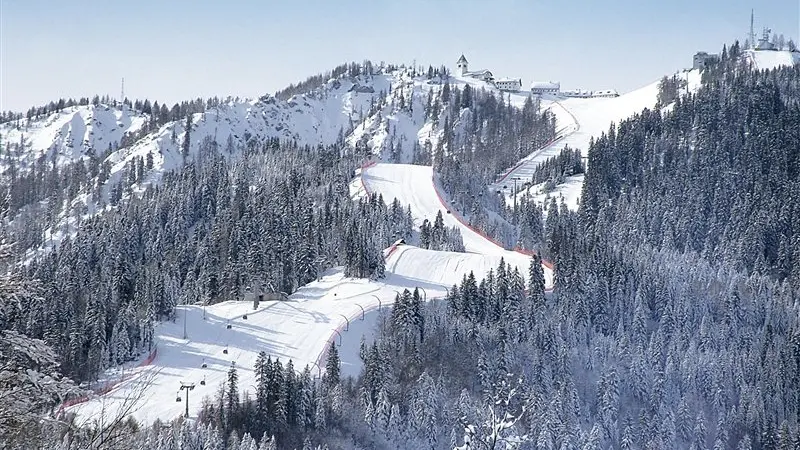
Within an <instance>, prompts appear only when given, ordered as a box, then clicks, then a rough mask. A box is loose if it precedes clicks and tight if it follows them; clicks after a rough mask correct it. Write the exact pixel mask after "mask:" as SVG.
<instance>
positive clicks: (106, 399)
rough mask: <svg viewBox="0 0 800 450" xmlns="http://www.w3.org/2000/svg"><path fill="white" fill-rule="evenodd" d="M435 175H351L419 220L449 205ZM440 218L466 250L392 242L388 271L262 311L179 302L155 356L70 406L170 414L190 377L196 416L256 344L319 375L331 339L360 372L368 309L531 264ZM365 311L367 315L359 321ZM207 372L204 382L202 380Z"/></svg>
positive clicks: (243, 371) (387, 167)
mask: <svg viewBox="0 0 800 450" xmlns="http://www.w3.org/2000/svg"><path fill="white" fill-rule="evenodd" d="M432 175H433V172H432V169H431V168H430V167H423V166H412V165H393V164H378V165H376V166H374V167H370V168H367V169H364V170H363V171H362V173H361V178H362V180H361V181H360V182H359V183H354V184H361V185H362V186H363V188H362V191H369V192H377V193H380V194H382V195H383V198H384V199H386V200H387V201H391V199H394V198H397V199H399V200H400V201H401V202H402V203H404V204H408V205H411V210H412V215H413V217H414V220H415V223H416V224H417V225H419V224H421V223H422V221H423V220H424V219H426V218H427V219H429V220H433V219H434V218H435V216H436V213H437V212H438V211H439V210H445V209H446V207H445V206H444V205H443V203H442V199H440V197H439V196H438V194H437V191H436V189H435V187H434V184H433V178H432ZM354 187H355V186H354ZM356 190H357V189H356ZM443 217H444V218H445V224H446V225H448V226H455V227H458V228H459V229H460V231H461V233H462V236H463V238H464V244H465V246H466V248H467V250H468V252H467V253H454V252H439V251H432V250H425V249H420V248H417V247H413V246H409V245H399V246H397V247H396V248H390V249H387V252H386V255H387V256H386V257H387V259H386V277H385V278H384V279H382V280H378V281H371V280H365V279H353V278H347V277H345V276H344V274H343V272H342V271H341V269H339V270H332V271H328V272H327V273H326V274H325V275H324V276H323V277H321V279H320V280H318V281H315V282H312V283H310V284H308V285H306V286H304V287H302V288H300V289H299V290H298V291H297V292H296V293H294V294H293V295H291V296H290V299H291V301H288V302H263V303H262V304H261V305H260V306H259V308H258V309H257V310H253V305H252V303H250V302H224V303H220V304H216V305H211V306H208V307H207V308H206V309H205V317H206V318H205V319H204V318H203V314H204V312H203V308H202V307H200V306H196V305H188V306H182V307H180V310H179V312H178V319H177V320H176V322H175V323H171V322H167V323H163V324H161V325H159V327H158V329H157V336H156V342H157V343H158V356H157V358H156V359H155V360H154V361H153V363H152V364H151V365H149V366H145V367H140V368H137V369H134V370H133V371H132V372H129V374H128V377H127V378H126V379H125V380H124V381H122V382H121V383H120V384H119V385H117V386H116V388H114V389H112V390H111V391H110V392H109V393H107V394H105V395H103V396H99V397H96V398H93V399H91V400H89V401H87V402H85V403H82V404H78V405H75V406H72V407H70V408H69V409H68V411H71V412H75V413H77V414H78V416H79V418H80V420H81V421H83V422H92V421H103V420H108V418H111V417H117V416H118V415H120V414H130V415H132V416H133V417H134V418H135V419H137V420H139V421H141V422H142V423H150V422H152V421H154V420H156V419H161V420H170V419H173V418H175V417H177V416H179V415H180V414H182V412H183V411H184V408H185V403H183V401H182V402H177V401H176V397H177V396H178V389H179V387H180V383H181V382H187V383H195V388H194V390H193V391H192V392H191V394H190V404H189V412H190V415H191V416H195V415H196V414H197V412H198V411H199V409H200V405H201V402H200V399H202V398H203V397H206V396H208V397H213V395H214V393H215V392H216V390H217V389H219V386H220V384H221V383H222V382H224V381H225V379H226V376H227V371H228V370H229V369H230V367H231V366H232V365H235V367H236V368H237V370H238V374H239V383H240V385H239V386H240V389H241V390H246V391H249V392H251V393H252V392H253V391H254V388H253V386H254V384H255V378H254V373H253V366H254V364H255V361H256V358H257V356H258V353H259V352H261V351H264V352H266V353H267V354H269V355H270V356H271V357H272V358H280V359H281V360H282V361H284V363H285V362H286V361H288V360H290V359H291V360H292V361H293V364H294V367H295V370H298V371H300V370H302V369H303V368H304V367H305V366H306V365H309V366H310V367H311V368H312V372H313V373H314V374H316V375H319V374H320V373H321V371H322V367H324V351H325V349H326V348H327V346H328V344H329V342H330V341H331V340H332V339H334V340H339V341H341V342H343V343H344V346H345V348H342V349H341V350H340V353H341V354H342V364H343V367H345V368H346V371H345V373H348V374H356V373H357V372H358V368H359V367H360V362H359V361H358V359H357V354H358V351H357V349H358V344H359V342H360V338H361V335H363V334H365V333H369V332H370V330H372V329H374V326H373V325H374V321H375V320H376V319H377V318H378V317H379V316H378V314H374V313H372V314H370V313H369V311H371V310H375V309H376V308H378V307H379V306H380V305H383V306H389V305H391V304H392V302H393V301H394V297H395V295H396V294H398V293H399V292H401V291H402V290H403V289H409V290H413V289H414V288H420V291H421V292H422V293H423V295H424V296H425V297H426V298H430V299H432V298H436V297H442V296H444V295H445V294H446V293H447V289H448V288H449V287H450V286H452V285H454V284H457V283H459V282H460V281H461V280H462V278H463V277H464V276H465V275H467V274H469V273H470V272H473V273H475V275H476V276H477V277H478V278H482V277H483V276H484V275H485V274H486V273H487V272H488V271H489V270H490V269H494V268H496V267H497V266H498V265H499V264H500V261H501V260H504V261H505V262H507V263H508V264H511V265H512V266H516V267H518V268H519V269H520V271H522V272H523V273H527V270H528V266H529V264H530V257H529V256H527V255H524V254H522V253H518V252H514V251H509V250H505V249H503V248H501V247H499V246H497V245H495V244H493V243H491V242H489V241H487V240H486V239H485V238H483V237H482V236H480V235H479V234H478V233H476V232H475V231H473V230H471V229H470V228H469V227H467V226H466V225H464V224H462V223H461V222H459V221H458V220H456V219H455V218H454V217H453V216H452V215H449V214H444V216H443ZM544 270H545V281H546V283H547V286H548V287H552V280H553V273H552V270H551V269H549V268H548V267H544ZM245 314H246V315H247V319H246V320H245V319H244V318H243V317H244V315H245ZM362 315H363V317H365V318H366V319H368V320H365V321H364V322H359V320H360V319H361V317H362ZM348 321H349V323H350V324H351V325H352V326H353V332H352V334H348V333H349V331H345V330H349V325H348ZM184 323H185V327H186V339H184V337H183V336H184ZM227 324H231V329H228V328H227ZM342 340H343V341H342ZM226 349H227V351H228V352H227V354H226V353H225V352H224V351H225V350H226ZM204 363H205V364H206V365H207V367H205V368H203V367H202V366H203V364H204ZM201 380H205V385H200V381H201ZM192 399H194V400H192ZM184 401H185V400H184Z"/></svg>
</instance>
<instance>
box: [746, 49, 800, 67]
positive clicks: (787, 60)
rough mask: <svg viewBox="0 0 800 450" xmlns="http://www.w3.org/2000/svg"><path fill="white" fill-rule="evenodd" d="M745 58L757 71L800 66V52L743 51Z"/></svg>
mask: <svg viewBox="0 0 800 450" xmlns="http://www.w3.org/2000/svg"><path fill="white" fill-rule="evenodd" d="M745 57H746V58H747V59H748V60H749V61H750V62H752V63H753V65H754V66H755V68H756V69H759V70H765V69H775V68H778V67H780V66H791V65H794V64H800V52H790V51H787V50H745Z"/></svg>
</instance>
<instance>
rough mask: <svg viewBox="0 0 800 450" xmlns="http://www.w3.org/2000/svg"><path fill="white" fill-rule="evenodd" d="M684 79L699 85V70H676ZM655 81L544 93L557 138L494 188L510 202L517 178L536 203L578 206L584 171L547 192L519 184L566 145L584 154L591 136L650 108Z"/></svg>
mask: <svg viewBox="0 0 800 450" xmlns="http://www.w3.org/2000/svg"><path fill="white" fill-rule="evenodd" d="M677 75H678V76H679V77H681V78H683V79H685V80H686V81H687V89H688V90H689V91H690V92H694V91H695V90H696V89H697V88H698V87H699V85H700V73H699V71H697V70H692V71H687V72H681V73H678V74H677ZM658 83H659V82H654V83H651V84H649V85H647V86H644V87H642V88H639V89H636V90H634V91H631V92H629V93H626V94H623V95H620V96H619V97H611V98H563V97H557V96H553V95H544V96H543V101H542V104H543V105H547V104H549V107H548V109H549V110H550V112H552V113H553V114H554V115H555V116H556V121H557V124H558V128H559V130H560V132H559V136H558V137H557V139H556V140H555V141H554V142H553V143H551V144H550V145H548V146H546V147H544V148H542V149H540V150H538V151H536V152H533V153H531V154H530V155H528V156H527V157H525V158H524V159H522V160H521V161H520V162H519V163H517V164H516V165H515V166H514V167H512V168H511V169H510V170H508V171H507V172H505V174H503V175H502V176H501V177H499V178H498V180H497V182H496V183H495V184H494V185H493V186H492V188H493V189H496V190H500V191H502V192H504V193H505V195H506V197H507V200H508V201H509V202H513V196H512V191H513V186H514V179H515V178H516V182H517V188H518V190H519V194H518V195H521V194H522V193H523V192H525V191H528V192H530V193H531V194H532V195H534V197H535V198H536V200H537V201H538V202H539V203H542V202H544V201H545V200H546V199H547V198H549V197H556V198H563V199H564V202H565V203H566V205H567V206H568V207H569V208H570V209H577V208H578V203H579V198H580V194H581V188H582V187H583V175H575V176H572V177H568V178H567V180H566V182H565V183H564V184H561V185H559V186H557V187H556V189H555V190H553V191H552V192H549V193H545V192H542V190H543V189H542V188H543V185H533V186H529V187H527V188H525V189H522V186H523V184H524V183H525V182H529V181H530V180H531V177H532V175H533V173H534V172H535V171H536V167H538V166H539V164H541V163H543V162H545V161H546V160H547V159H549V158H552V157H554V156H556V155H558V154H559V153H560V152H561V150H563V149H564V147H565V146H569V147H570V148H571V149H576V150H580V151H581V154H582V155H583V156H584V157H586V156H587V155H588V151H589V141H590V139H591V138H592V137H597V136H600V135H601V134H602V133H604V132H607V131H608V130H609V127H610V126H611V124H612V123H619V121H621V120H623V119H626V118H628V117H631V116H632V115H634V114H636V113H638V112H641V111H642V110H643V109H645V108H650V109H652V108H653V107H655V105H656V99H657V97H658Z"/></svg>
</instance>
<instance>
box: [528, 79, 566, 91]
mask: <svg viewBox="0 0 800 450" xmlns="http://www.w3.org/2000/svg"><path fill="white" fill-rule="evenodd" d="M531 89H561V83H556V82H554V81H534V82H533V83H531Z"/></svg>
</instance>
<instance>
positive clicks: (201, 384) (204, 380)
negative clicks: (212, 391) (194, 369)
mask: <svg viewBox="0 0 800 450" xmlns="http://www.w3.org/2000/svg"><path fill="white" fill-rule="evenodd" d="M205 385H206V377H203V379H202V380H200V386H205Z"/></svg>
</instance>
